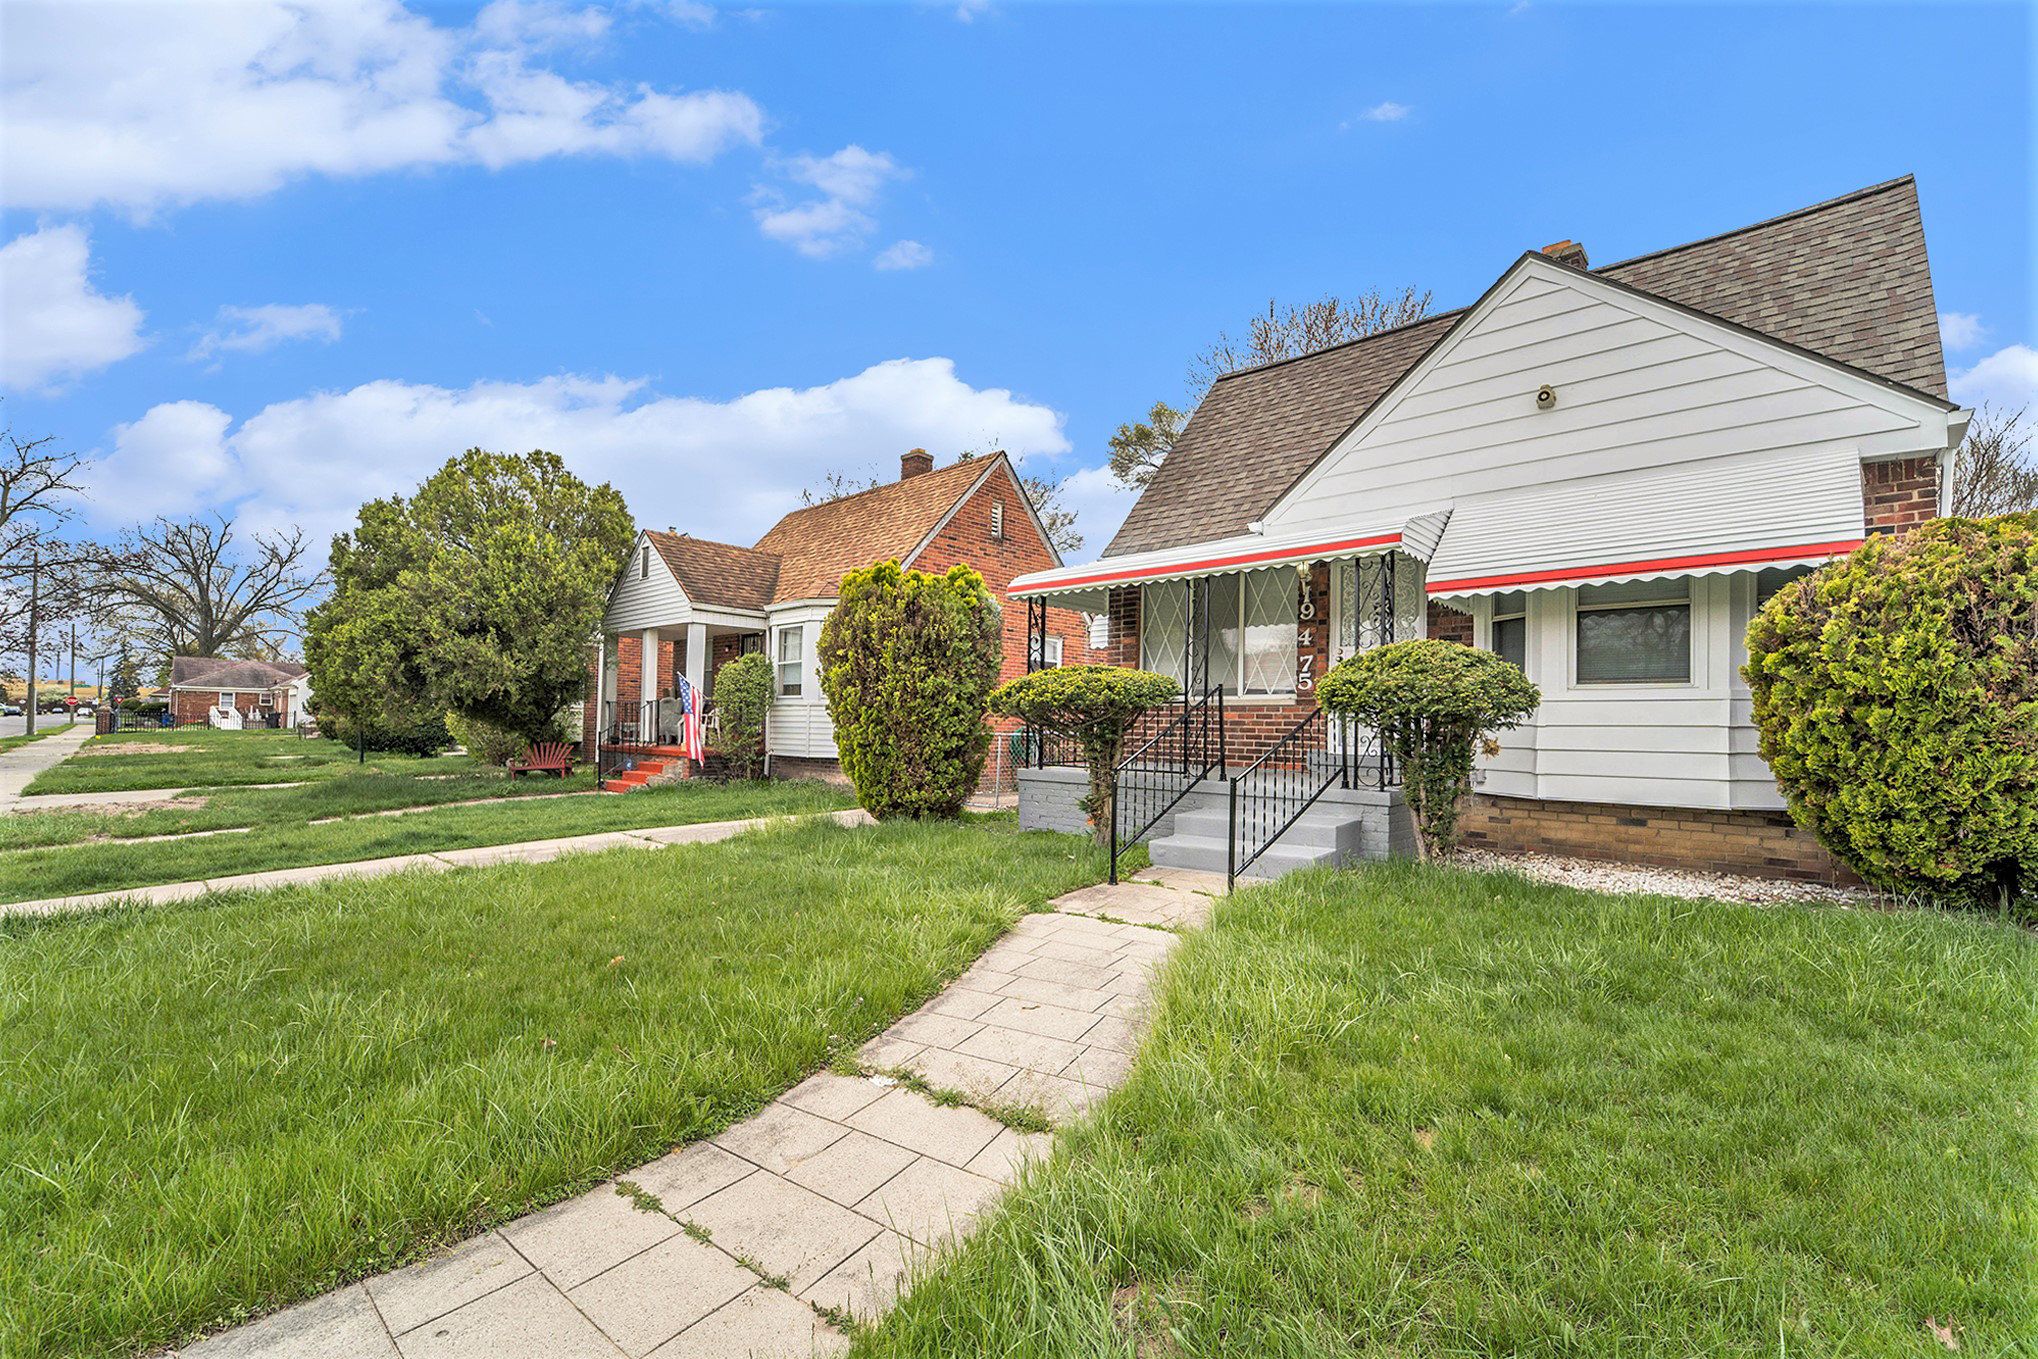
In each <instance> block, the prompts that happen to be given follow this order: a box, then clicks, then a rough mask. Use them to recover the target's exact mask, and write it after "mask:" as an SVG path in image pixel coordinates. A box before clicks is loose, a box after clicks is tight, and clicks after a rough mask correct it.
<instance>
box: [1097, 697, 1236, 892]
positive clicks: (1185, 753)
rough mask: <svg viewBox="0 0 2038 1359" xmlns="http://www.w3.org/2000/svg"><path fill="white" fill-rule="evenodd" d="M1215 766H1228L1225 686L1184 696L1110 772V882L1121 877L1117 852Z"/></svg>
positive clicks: (1135, 840)
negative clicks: (1193, 697)
mask: <svg viewBox="0 0 2038 1359" xmlns="http://www.w3.org/2000/svg"><path fill="white" fill-rule="evenodd" d="M1163 711H1165V710H1163ZM1213 769H1215V770H1218V771H1219V772H1220V773H1221V772H1222V771H1223V769H1224V691H1223V690H1222V689H1208V690H1205V691H1204V694H1203V697H1201V698H1199V699H1197V700H1195V701H1194V702H1189V701H1188V700H1187V699H1186V698H1185V699H1184V700H1183V703H1182V706H1181V707H1180V708H1179V709H1176V710H1175V711H1174V714H1173V716H1171V717H1168V718H1166V719H1165V720H1164V721H1163V722H1162V724H1161V727H1160V729H1159V730H1158V731H1156V732H1155V733H1154V734H1153V735H1152V736H1150V737H1148V738H1147V739H1146V740H1144V741H1142V742H1141V743H1140V744H1139V745H1138V746H1136V747H1134V749H1133V751H1132V753H1131V754H1129V755H1126V756H1125V757H1124V758H1123V759H1121V760H1119V762H1118V765H1117V767H1116V768H1114V769H1113V770H1112V771H1111V865H1110V880H1111V881H1112V882H1117V881H1118V856H1119V855H1120V854H1122V853H1124V852H1125V851H1126V850H1128V849H1130V848H1132V847H1133V846H1134V845H1136V844H1138V843H1139V842H1140V841H1141V840H1142V839H1144V838H1145V837H1146V834H1147V832H1148V831H1151V830H1152V829H1153V828H1154V827H1155V826H1156V825H1158V824H1159V823H1160V819H1161V818H1162V817H1164V816H1166V815H1167V814H1168V813H1169V812H1171V811H1173V810H1174V809H1175V804H1176V803H1178V802H1180V801H1181V800H1182V799H1183V798H1184V797H1186V796H1188V793H1189V790H1190V789H1192V788H1194V787H1195V786H1196V785H1197V784H1198V783H1201V782H1202V781H1203V780H1204V779H1206V778H1208V777H1209V776H1210V771H1211V770H1213Z"/></svg>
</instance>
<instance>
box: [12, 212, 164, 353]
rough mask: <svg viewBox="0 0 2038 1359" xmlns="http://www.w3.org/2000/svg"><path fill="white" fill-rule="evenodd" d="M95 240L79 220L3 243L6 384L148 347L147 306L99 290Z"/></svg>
mask: <svg viewBox="0 0 2038 1359" xmlns="http://www.w3.org/2000/svg"><path fill="white" fill-rule="evenodd" d="M90 265H91V245H90V242H89V241H88V240H87V238H86V235H85V232H84V231H83V230H82V229H81V228H79V227H75V226H53V227H44V228H43V229H42V230H40V231H35V232H31V233H29V234H28V235H25V236H17V237H15V238H14V239H13V240H11V241H9V242H8V243H7V244H6V245H5V246H0V386H7V387H12V388H15V389H17V390H20V389H33V388H43V387H47V386H50V385H53V384H56V383H60V382H62V381H63V380H64V379H66V378H73V377H78V376H80V375H82V374H85V373H89V372H92V371H94V370H95V369H99V368H104V367H105V366H106V365H107V364H110V363H115V362H117V361H119V360H121V359H124V358H126V357H127V356H128V355H130V354H132V353H134V352H136V351H137V350H139V349H140V348H141V347H142V344H143V340H142V335H141V327H142V309H141V308H140V307H138V306H136V305H135V302H134V299H133V298H131V297H108V296H106V295H105V294H103V293H99V292H95V291H93V288H92V280H91V277H90V273H89V269H90Z"/></svg>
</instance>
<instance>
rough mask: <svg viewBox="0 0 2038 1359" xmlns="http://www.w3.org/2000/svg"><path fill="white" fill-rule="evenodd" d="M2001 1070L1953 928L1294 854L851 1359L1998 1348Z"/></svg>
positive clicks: (1995, 1025) (1991, 975)
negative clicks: (1015, 1181) (1024, 1169)
mask: <svg viewBox="0 0 2038 1359" xmlns="http://www.w3.org/2000/svg"><path fill="white" fill-rule="evenodd" d="M2034 1072H2038V938H2034V937H2033V936H2032V935H2031V934H2030V933H2028V932H2025V931H2020V930H2017V929H2014V928H2010V927H2007V926H2003V925H2000V924H1996V923H1993V922H1991V921H1989V920H1987V919H1984V918H1976V917H1962V916H1957V915H1948V914H1933V913H1925V912H1897V913H1883V912H1873V911H1859V910H1848V909H1842V908H1836V907H1809V906H1788V907H1770V908H1756V907H1745V906H1730V905H1725V904H1720V903H1711V902H1706V903H1701V902H1693V901H1683V900H1674V899H1669V898H1664V897H1640V896H1624V897H1623V896H1605V895H1599V894H1595V893H1588V892H1582V891H1575V890H1570V889H1566V888H1560V887H1554V886H1548V885H1542V884H1537V883H1534V882H1531V881H1529V880H1527V879H1525V878H1522V877H1518V876H1515V875H1511V874H1477V873H1471V872H1465V871H1458V870H1452V869H1440V868H1432V867H1425V866H1418V865H1412V864H1394V865H1376V866H1371V867H1368V868H1365V869H1362V870H1358V871H1355V872H1349V873H1343V874H1334V873H1329V872H1324V871H1313V872H1309V873H1305V874H1297V875H1295V876H1293V877H1290V878H1288V879H1285V880H1283V881H1282V882H1280V883H1278V884H1275V885H1272V886H1265V887H1256V888H1252V889H1250V890H1247V891H1243V892H1241V893H1239V894H1238V895H1236V896H1234V897H1232V898H1231V899H1230V900H1228V901H1227V902H1226V903H1225V904H1223V905H1221V906H1220V907H1219V908H1218V910H1217V913H1216V916H1215V919H1214V922H1213V923H1212V925H1211V926H1210V927H1209V928H1207V929H1205V930H1202V931H1195V932H1192V933H1191V934H1190V935H1189V936H1188V940H1187V942H1186V943H1185V945H1184V946H1183V948H1182V949H1181V950H1179V951H1178V953H1177V955H1176V958H1175V959H1174V961H1173V962H1172V963H1171V964H1170V967H1169V970H1168V971H1167V973H1166V974H1165V975H1164V979H1163V982H1162V987H1161V991H1160V993H1159V996H1158V1004H1157V1013H1156V1019H1155V1026H1154V1029H1153V1031H1152V1033H1151V1035H1150V1036H1149V1038H1148V1039H1147V1042H1146V1045H1145V1047H1144V1049H1143V1051H1142V1055H1141V1057H1140V1059H1139V1062H1138V1064H1137V1065H1136V1066H1135V1068H1134V1070H1133V1073H1132V1077H1131V1079H1130V1081H1129V1083H1128V1084H1127V1085H1126V1086H1125V1087H1124V1088H1123V1089H1121V1090H1120V1091H1119V1092H1118V1093H1117V1094H1115V1095H1114V1096H1113V1097H1112V1098H1111V1099H1110V1100H1108V1101H1107V1102H1106V1103H1105V1104H1104V1106H1103V1107H1102V1110H1101V1113H1100V1115H1099V1116H1098V1117H1096V1118H1095V1119H1093V1120H1091V1121H1090V1122H1088V1123H1085V1124H1081V1125H1078V1126H1077V1127H1075V1128H1074V1129H1073V1130H1071V1131H1070V1132H1068V1133H1066V1134H1064V1137H1063V1142H1062V1145H1061V1146H1060V1148H1059V1149H1058V1151H1057V1154H1056V1156H1055V1158H1054V1159H1053V1161H1051V1162H1050V1163H1049V1164H1048V1165H1046V1166H1045V1167H1044V1168H1042V1169H1040V1170H1037V1171H1035V1172H1034V1173H1033V1174H1031V1175H1030V1176H1029V1177H1028V1178H1027V1179H1026V1180H1024V1181H1023V1182H1022V1183H1021V1185H1020V1187H1019V1188H1018V1189H1017V1191H1015V1193H1014V1195H1013V1196H1011V1197H1010V1198H1009V1199H1008V1200H1007V1201H1006V1205H1005V1206H1004V1208H1003V1209H1002V1210H1001V1211H999V1212H998V1213H996V1214H995V1215H994V1216H993V1217H992V1218H991V1219H990V1220H989V1221H988V1223H987V1224H986V1225H985V1226H983V1227H982V1229H981V1230H980V1231H979V1232H978V1233H977V1235H975V1236H974V1237H973V1238H972V1239H971V1240H970V1241H969V1243H968V1244H967V1245H965V1246H964V1247H962V1249H961V1251H960V1253H959V1254H958V1255H957V1256H955V1257H954V1258H952V1259H951V1260H950V1261H949V1262H948V1263H947V1264H946V1266H945V1267H943V1268H940V1269H939V1270H937V1271H936V1272H935V1273H934V1274H933V1275H932V1276H931V1277H929V1278H927V1279H925V1280H924V1281H922V1282H920V1283H919V1284H918V1285H917V1286H916V1287H915V1288H914V1290H913V1292H912V1293H911V1294H910V1295H909V1296H908V1297H907V1298H906V1300H905V1301H904V1302H903V1303H902V1304H901V1306H900V1308H899V1310H897V1311H895V1312H894V1313H892V1315H891V1316H890V1317H889V1318H888V1319H887V1320H886V1321H884V1322H883V1323H881V1324H880V1326H879V1327H878V1328H877V1329H876V1331H875V1332H874V1333H872V1334H869V1335H866V1336H863V1337H861V1338H860V1339H859V1341H858V1346H857V1350H856V1353H857V1354H858V1355H860V1356H865V1357H866V1359H875V1357H876V1356H886V1357H887V1359H899V1357H901V1356H925V1357H926V1359H934V1356H951V1355H957V1354H997V1355H1022V1354H1023V1355H1027V1356H1037V1357H1039V1359H1048V1357H1050V1356H1052V1357H1053V1359H1062V1357H1064V1356H1068V1357H1071V1359H1072V1357H1074V1356H1084V1357H1086V1359H1087V1357H1089V1356H1097V1357H1099V1359H1101V1357H1102V1356H1129V1355H1151V1356H1162V1355H1198V1356H1238V1357H1239V1359H1247V1357H1248V1356H1250V1359H1316V1357H1318V1356H1320V1357H1322V1359H1329V1357H1330V1356H1344V1355H1351V1354H1393V1355H1400V1356H1407V1357H1408V1359H1417V1357H1418V1356H1436V1357H1437V1359H1442V1357H1443V1356H1458V1355H1503V1354H1504V1355H1515V1356H1525V1357H1529V1359H1550V1357H1554V1356H1567V1357H1568V1356H1582V1355H1610V1354H1623V1355H1626V1354H1633V1355H1664V1356H1668V1355H1694V1354H1703V1355H1708V1356H1747V1359H1755V1357H1756V1356H1774V1355H1778V1354H1782V1355H1840V1354H1845V1355H1849V1356H1897V1355H1903V1356H1918V1355H1924V1354H1933V1353H1946V1352H1948V1351H1949V1350H1950V1349H1951V1348H1953V1346H1951V1345H1948V1344H1946V1341H1947V1340H1952V1341H1953V1342H1955V1344H1957V1346H1958V1348H1959V1350H1960V1352H1962V1353H1964V1354H1988V1355H2002V1354H2028V1353H2029V1352H2030V1350H2029V1345H2030V1342H2031V1339H2032V1335H2033V1332H2032V1329H2031V1327H2032V1322H2033V1318H2034V1317H2038V1200H2034V1162H2038V1156H2034V1152H2038V1138H2034V1119H2038V1089H2034ZM1939 1328H1943V1338H1942V1334H1941V1330H1940V1329H1939Z"/></svg>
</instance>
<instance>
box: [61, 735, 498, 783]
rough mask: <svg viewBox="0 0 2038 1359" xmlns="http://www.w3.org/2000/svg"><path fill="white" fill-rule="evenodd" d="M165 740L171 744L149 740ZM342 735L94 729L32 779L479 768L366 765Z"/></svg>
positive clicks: (254, 778) (315, 775)
mask: <svg viewBox="0 0 2038 1359" xmlns="http://www.w3.org/2000/svg"><path fill="white" fill-rule="evenodd" d="M154 746H167V747H170V749H168V750H160V751H159V750H152V749H150V747H154ZM357 761H358V757H357V756H356V755H355V753H354V752H353V751H352V750H350V749H348V748H347V747H346V746H343V745H341V744H340V743H339V742H338V741H326V740H316V741H306V740H302V739H300V738H299V737H298V736H297V734H296V733H295V732H288V731H214V730H212V729H211V728H210V727H182V728H178V729H177V730H174V731H129V732H117V733H115V734H113V735H110V736H95V737H93V738H92V739H91V740H89V741H87V742H86V743H85V745H84V746H83V747H82V748H81V749H80V750H79V751H78V753H77V754H75V755H73V756H71V758H70V759H68V760H65V761H64V762H63V763H62V764H60V765H57V766H56V767H55V768H53V769H46V770H44V771H43V772H42V773H41V774H39V775H37V776H36V779H35V782H33V783H31V784H29V786H28V792H29V793H30V794H31V795H34V794H39V793H116V792H132V791H134V790H135V789H140V788H219V787H228V786H232V785H238V784H249V783H295V782H299V781H302V780H307V779H324V778H334V777H337V776H339V775H343V774H346V773H348V772H350V771H358V770H360V769H362V768H368V769H376V770H384V771H388V772H392V773H397V774H407V775H410V776H411V777H414V778H415V777H419V776H423V775H429V774H465V773H472V772H473V771H474V770H476V769H477V768H479V765H478V764H477V763H476V761H474V760H472V759H470V758H469V757H467V756H465V755H439V756H434V757H432V758H430V759H419V758H417V757H416V756H412V755H378V754H375V753H373V752H370V754H369V755H368V758H367V762H366V764H365V766H364V765H362V764H360V763H358V762H357Z"/></svg>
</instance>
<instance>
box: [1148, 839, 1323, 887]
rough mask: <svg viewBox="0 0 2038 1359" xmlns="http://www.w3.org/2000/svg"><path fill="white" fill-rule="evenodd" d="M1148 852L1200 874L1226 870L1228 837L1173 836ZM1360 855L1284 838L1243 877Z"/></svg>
mask: <svg viewBox="0 0 2038 1359" xmlns="http://www.w3.org/2000/svg"><path fill="white" fill-rule="evenodd" d="M1147 853H1148V855H1149V856H1150V857H1151V859H1152V861H1153V862H1154V863H1155V864H1158V865H1159V866H1160V867H1162V868H1186V869H1193V870H1195V871H1197V872H1199V873H1222V872H1224V867H1225V856H1224V836H1223V835H1222V834H1221V833H1220V834H1218V835H1216V836H1208V835H1170V836H1169V837H1168V838H1167V839H1165V840H1156V841H1154V842H1153V843H1152V844H1151V845H1149V846H1147ZM1356 857H1357V856H1356V855H1349V854H1345V853H1342V852H1340V851H1339V850H1337V849H1335V848H1326V847H1324V846H1320V845H1291V844H1289V843H1288V841H1287V839H1286V837H1283V838H1282V839H1280V840H1278V841H1276V842H1275V843H1274V844H1272V845H1270V846H1268V848H1267V850H1266V852H1264V853H1263V854H1261V855H1260V857H1259V858H1257V859H1255V860H1253V861H1252V863H1251V864H1249V865H1247V867H1246V869H1245V871H1244V872H1243V873H1242V874H1241V875H1240V876H1242V877H1248V878H1278V877H1280V876H1281V875H1282V874H1283V873H1287V872H1290V871H1292V870H1294V869H1297V868H1307V867H1310V866H1312V865H1314V864H1339V863H1346V862H1349V861H1350V860H1351V859H1353V858H1356Z"/></svg>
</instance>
